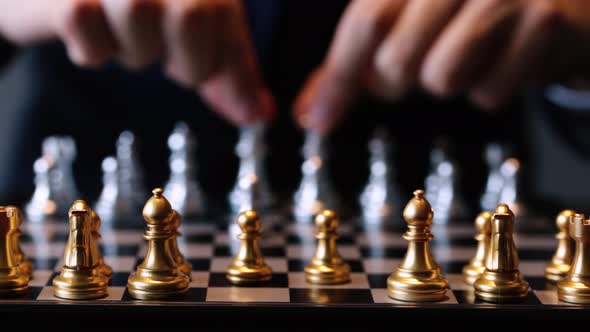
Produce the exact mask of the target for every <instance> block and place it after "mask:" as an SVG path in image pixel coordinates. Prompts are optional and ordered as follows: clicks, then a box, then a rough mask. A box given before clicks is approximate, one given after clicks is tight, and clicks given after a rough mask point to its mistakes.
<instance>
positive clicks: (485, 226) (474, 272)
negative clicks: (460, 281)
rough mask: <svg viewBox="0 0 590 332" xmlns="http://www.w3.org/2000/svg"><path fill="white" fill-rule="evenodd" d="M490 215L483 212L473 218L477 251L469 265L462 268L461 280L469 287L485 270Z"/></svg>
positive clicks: (488, 244)
mask: <svg viewBox="0 0 590 332" xmlns="http://www.w3.org/2000/svg"><path fill="white" fill-rule="evenodd" d="M492 215H493V214H492V213H491V212H489V211H484V212H482V213H480V214H479V215H478V216H477V218H475V229H476V232H477V235H476V236H475V239H476V240H477V250H476V251H475V256H473V258H472V259H471V261H470V262H469V264H468V265H465V267H464V268H463V278H464V279H465V282H466V283H468V284H470V285H473V283H474V282H475V280H477V279H478V278H479V277H481V275H482V273H483V271H484V270H485V268H486V267H485V264H486V257H487V254H488V250H489V248H490V238H491V235H492V226H491V223H492Z"/></svg>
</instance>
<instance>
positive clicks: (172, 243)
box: [168, 210, 193, 279]
mask: <svg viewBox="0 0 590 332" xmlns="http://www.w3.org/2000/svg"><path fill="white" fill-rule="evenodd" d="M173 213H174V216H173V217H172V221H171V223H170V233H172V235H171V236H170V238H169V239H168V247H169V250H170V254H171V255H172V258H173V259H174V261H175V262H176V266H177V267H178V270H179V271H180V272H182V273H184V274H185V275H186V276H188V277H189V279H191V271H192V270H193V269H192V267H191V266H190V264H189V263H187V262H186V260H185V259H184V256H183V255H182V253H181V252H180V250H179V249H178V237H179V236H181V235H182V234H181V233H180V232H179V231H178V229H179V228H180V224H181V218H180V214H179V213H178V212H177V211H176V210H175V211H174V212H173Z"/></svg>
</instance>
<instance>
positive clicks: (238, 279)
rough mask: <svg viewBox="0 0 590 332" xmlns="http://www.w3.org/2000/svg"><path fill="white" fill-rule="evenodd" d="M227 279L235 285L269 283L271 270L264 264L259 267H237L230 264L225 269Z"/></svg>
mask: <svg viewBox="0 0 590 332" xmlns="http://www.w3.org/2000/svg"><path fill="white" fill-rule="evenodd" d="M226 277H227V279H228V280H229V281H230V282H231V283H233V284H235V285H249V284H256V283H262V282H266V281H269V280H270V279H271V277H272V270H271V269H270V267H269V266H268V265H266V264H264V265H261V266H238V265H235V264H232V265H231V266H230V267H229V268H228V269H227V275H226Z"/></svg>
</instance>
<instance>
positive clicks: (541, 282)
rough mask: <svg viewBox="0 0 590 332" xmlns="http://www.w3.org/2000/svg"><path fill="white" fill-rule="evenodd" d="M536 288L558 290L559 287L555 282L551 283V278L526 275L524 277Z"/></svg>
mask: <svg viewBox="0 0 590 332" xmlns="http://www.w3.org/2000/svg"><path fill="white" fill-rule="evenodd" d="M524 279H525V280H526V281H527V282H528V283H529V286H531V288H532V289H534V290H555V291H557V287H556V285H555V284H554V283H551V282H550V281H549V280H547V279H545V278H544V277H525V278H524Z"/></svg>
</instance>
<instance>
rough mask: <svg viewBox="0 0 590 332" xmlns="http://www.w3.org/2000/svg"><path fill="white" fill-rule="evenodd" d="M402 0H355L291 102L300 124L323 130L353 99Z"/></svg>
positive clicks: (340, 115) (328, 128) (401, 4)
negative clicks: (323, 55) (320, 60)
mask: <svg viewBox="0 0 590 332" xmlns="http://www.w3.org/2000/svg"><path fill="white" fill-rule="evenodd" d="M404 3H405V1H403V0H395V1H391V0H365V1H360V0H359V1H355V2H352V4H351V5H350V6H349V7H348V8H347V10H346V12H345V13H344V16H343V18H342V20H341V21H340V23H339V25H338V28H337V31H336V35H335V37H334V41H333V42H332V45H331V47H330V50H329V52H328V56H327V58H326V60H325V61H324V64H323V65H322V66H321V68H320V69H319V70H318V71H317V72H316V73H315V74H314V75H313V76H312V77H311V78H310V79H309V80H308V82H307V83H306V85H305V86H304V88H303V90H302V92H301V94H300V95H299V97H298V99H297V101H296V104H295V116H296V118H297V119H298V121H299V123H300V125H302V126H309V127H311V128H312V129H314V130H317V131H320V132H323V133H326V132H328V131H330V130H332V128H334V126H335V124H336V123H337V122H338V120H339V119H340V118H341V117H342V115H343V113H344V112H345V111H346V110H347V109H348V107H349V106H350V104H351V103H352V102H353V100H354V99H355V97H356V95H357V94H358V92H359V90H360V89H361V86H360V83H361V80H362V79H363V77H364V76H365V72H367V71H368V70H372V63H373V61H372V59H373V54H374V52H375V49H376V47H377V45H379V43H380V42H381V41H382V39H383V38H384V35H385V33H386V32H387V31H388V30H389V28H390V26H391V24H392V23H393V22H394V21H395V18H396V17H397V16H398V14H399V12H400V11H401V9H402V7H403V4H404Z"/></svg>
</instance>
